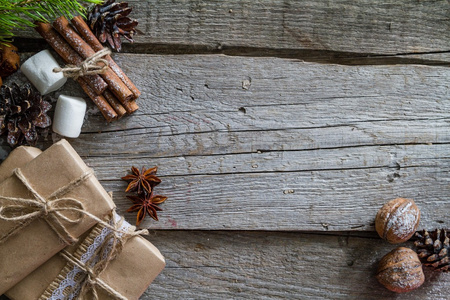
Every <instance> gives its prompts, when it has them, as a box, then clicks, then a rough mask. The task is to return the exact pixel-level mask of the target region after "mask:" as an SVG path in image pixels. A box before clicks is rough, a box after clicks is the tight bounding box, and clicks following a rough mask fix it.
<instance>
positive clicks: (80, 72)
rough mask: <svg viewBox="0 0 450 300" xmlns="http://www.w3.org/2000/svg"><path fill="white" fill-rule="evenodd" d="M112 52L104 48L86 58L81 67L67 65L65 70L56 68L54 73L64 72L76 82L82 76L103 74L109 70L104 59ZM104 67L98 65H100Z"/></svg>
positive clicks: (65, 75)
mask: <svg viewBox="0 0 450 300" xmlns="http://www.w3.org/2000/svg"><path fill="white" fill-rule="evenodd" d="M110 54H111V50H109V49H108V48H103V49H102V50H100V51H98V52H96V53H94V54H93V55H92V56H90V57H88V58H86V59H85V60H84V61H83V62H82V63H81V64H80V65H78V66H76V65H66V66H65V67H64V68H54V69H53V72H55V73H58V72H63V75H64V77H69V78H73V79H75V80H77V79H78V77H80V76H85V75H94V74H103V73H105V71H106V70H107V69H108V66H109V63H108V61H107V60H106V59H104V58H103V57H104V56H106V55H110ZM99 62H100V63H102V64H103V65H98V63H99Z"/></svg>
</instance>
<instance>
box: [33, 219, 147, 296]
mask: <svg viewBox="0 0 450 300" xmlns="http://www.w3.org/2000/svg"><path fill="white" fill-rule="evenodd" d="M109 224H110V226H108V227H105V226H104V224H99V225H97V226H95V227H94V228H93V229H92V230H91V232H90V234H89V235H88V237H86V238H85V240H84V241H83V242H82V243H81V245H80V246H79V247H78V248H77V250H76V251H75V252H74V254H71V253H69V252H68V251H62V252H60V255H61V256H62V257H63V258H64V259H66V260H67V264H66V266H65V267H64V268H63V270H62V271H61V272H60V274H59V275H58V276H57V277H56V278H55V280H54V281H53V282H52V283H51V284H50V285H49V286H48V287H47V289H46V291H45V292H44V293H43V295H42V296H41V297H40V298H39V299H40V300H44V299H45V300H72V299H98V292H97V288H101V289H102V290H103V291H105V292H106V293H108V294H109V295H110V296H111V297H112V298H113V299H117V300H126V299H127V298H126V297H124V296H123V295H121V294H120V293H118V292H117V291H116V290H114V289H113V288H112V287H110V286H109V285H108V284H107V283H105V282H104V281H103V280H101V279H100V278H99V275H100V274H101V273H102V272H103V270H105V269H106V267H107V266H108V265H109V263H110V262H111V261H112V260H114V259H115V258H116V257H117V255H119V254H120V252H121V251H122V247H123V245H124V244H125V243H126V241H127V240H128V239H129V238H131V237H133V236H136V235H139V234H148V231H147V230H140V231H135V229H136V228H135V227H134V226H132V225H130V224H129V223H128V222H126V221H125V220H124V219H123V218H121V217H119V216H118V215H117V214H115V213H114V214H113V218H112V220H111V221H110V222H109ZM111 226H112V227H113V228H115V229H112V228H111Z"/></svg>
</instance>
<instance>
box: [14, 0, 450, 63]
mask: <svg viewBox="0 0 450 300" xmlns="http://www.w3.org/2000/svg"><path fill="white" fill-rule="evenodd" d="M128 2H129V3H130V5H131V6H132V7H133V8H134V10H133V17H134V18H136V19H138V20H139V27H138V28H139V29H140V30H141V31H142V34H138V35H137V36H136V44H135V46H134V47H132V48H131V49H133V51H153V52H154V51H161V49H162V50H163V51H184V52H186V51H196V49H197V51H205V50H217V51H221V50H224V49H225V50H226V49H229V48H232V49H233V48H236V49H239V48H244V49H242V50H245V49H246V48H247V49H248V48H250V49H252V48H253V49H254V52H255V53H256V52H257V51H258V49H268V50H270V49H286V50H294V51H295V50H308V51H309V50H313V51H324V53H323V55H329V53H327V52H328V51H330V52H351V53H376V54H403V53H426V52H443V51H450V43H449V41H450V31H449V30H448V23H449V22H448V21H449V18H448V15H449V10H450V4H449V2H448V1H413V0H408V1H402V2H400V3H399V2H398V1H395V0H389V1H370V0H364V1H357V2H355V1H349V0H340V1H331V2H330V1H325V0H322V1H295V0H288V1H281V0H277V1H266V0H264V1H251V0H245V1H242V0H232V1H220V0H213V1H197V0H187V1H158V0H149V1H139V0H130V1H128ZM30 33H31V31H20V32H18V34H19V35H20V36H25V37H30ZM31 36H33V37H34V36H36V35H35V34H31ZM174 49H175V50H174ZM176 49H179V50H176ZM242 50H238V52H239V51H242ZM312 54H313V55H317V53H316V54H314V53H312ZM308 55H311V53H309V54H308V53H303V56H308Z"/></svg>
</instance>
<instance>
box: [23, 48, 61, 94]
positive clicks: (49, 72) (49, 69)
mask: <svg viewBox="0 0 450 300" xmlns="http://www.w3.org/2000/svg"><path fill="white" fill-rule="evenodd" d="M54 68H59V65H58V62H57V61H56V60H55V58H54V57H53V56H52V54H51V53H50V51H49V50H43V51H41V52H39V53H37V54H35V55H33V56H32V57H30V58H29V59H27V60H26V61H25V62H24V63H23V64H22V66H21V67H20V70H21V71H22V73H23V74H25V76H27V78H28V80H30V81H31V83H32V84H33V85H34V86H35V87H36V89H37V90H38V91H39V92H40V93H41V95H45V94H48V93H50V92H53V91H56V90H57V89H59V88H60V87H62V86H63V85H64V84H65V83H66V81H67V78H66V77H64V76H63V73H62V72H58V73H55V72H53V69H54Z"/></svg>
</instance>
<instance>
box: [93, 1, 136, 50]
mask: <svg viewBox="0 0 450 300" xmlns="http://www.w3.org/2000/svg"><path fill="white" fill-rule="evenodd" d="M114 1H115V0H108V1H106V2H105V3H104V4H103V5H96V6H95V7H94V8H93V10H92V11H91V12H90V13H89V15H88V18H87V23H88V25H89V27H90V28H91V30H92V32H93V33H94V34H95V36H96V37H97V38H98V39H99V40H100V42H101V43H105V42H106V41H108V44H109V45H110V46H111V48H112V49H114V50H116V51H117V52H120V50H121V49H122V41H121V39H120V36H121V35H122V36H123V37H125V38H126V39H127V40H128V41H130V42H131V43H133V42H134V40H133V35H134V34H136V30H135V27H136V26H137V25H138V21H137V20H133V19H130V18H129V17H128V15H129V14H130V13H131V7H128V3H126V2H121V3H115V2H114Z"/></svg>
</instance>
